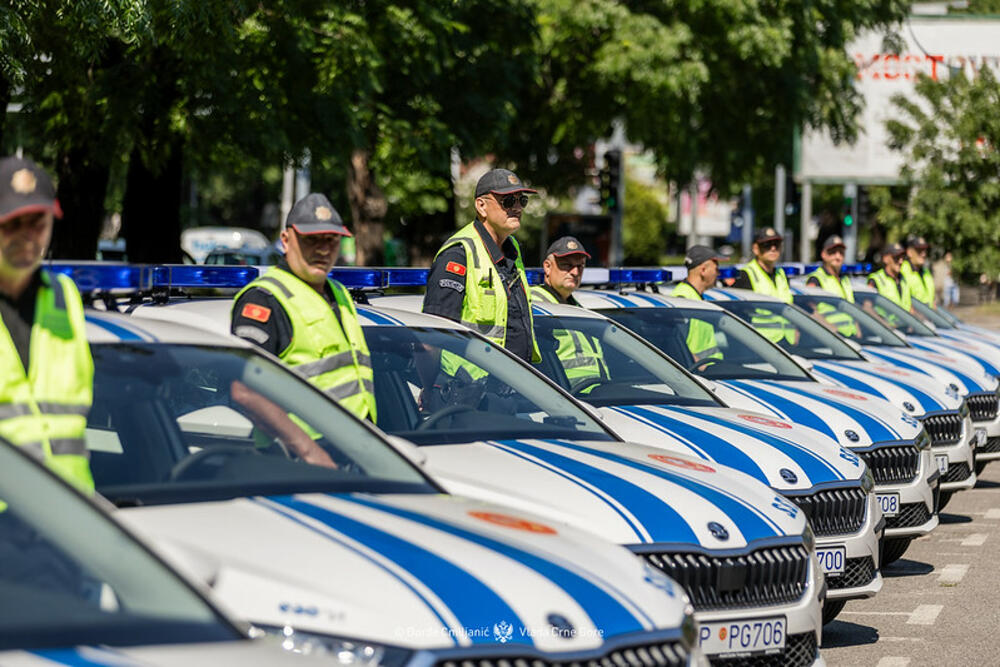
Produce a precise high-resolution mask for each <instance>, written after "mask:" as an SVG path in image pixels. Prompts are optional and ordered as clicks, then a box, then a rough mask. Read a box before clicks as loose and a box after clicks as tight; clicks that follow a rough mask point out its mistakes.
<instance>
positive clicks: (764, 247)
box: [733, 227, 798, 345]
mask: <svg viewBox="0 0 1000 667" xmlns="http://www.w3.org/2000/svg"><path fill="white" fill-rule="evenodd" d="M782 243H783V238H782V236H781V234H779V233H778V232H776V231H775V230H774V229H773V228H771V227H765V228H764V229H762V230H760V231H759V232H757V236H756V237H755V238H754V242H753V248H752V250H753V255H754V257H753V259H751V260H750V261H749V262H747V264H746V266H744V267H743V270H741V271H740V273H739V275H738V276H737V277H736V281H735V282H734V283H733V287H736V288H739V289H750V290H753V291H754V292H757V293H758V294H765V295H767V296H773V297H775V298H777V299H780V300H781V301H784V302H785V303H791V302H792V290H791V288H790V287H789V286H788V277H787V276H786V275H785V271H784V269H782V268H781V267H779V266H777V262H778V260H779V259H780V258H781V245H782ZM750 323H751V324H753V326H754V328H755V329H757V330H758V331H760V333H761V335H762V336H764V337H765V338H767V339H768V340H769V341H771V342H772V343H781V342H787V343H789V344H792V345H794V344H795V343H796V339H797V337H798V332H797V331H796V329H795V328H794V327H792V326H791V325H790V323H789V322H788V320H786V319H785V318H784V317H781V316H780V315H777V314H775V313H770V311H768V313H763V312H762V313H758V314H757V315H753V316H751V318H750Z"/></svg>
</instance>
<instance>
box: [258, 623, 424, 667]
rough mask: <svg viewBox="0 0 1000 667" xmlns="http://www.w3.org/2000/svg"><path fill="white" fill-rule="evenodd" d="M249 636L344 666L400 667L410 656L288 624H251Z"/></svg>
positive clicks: (371, 644)
mask: <svg viewBox="0 0 1000 667" xmlns="http://www.w3.org/2000/svg"><path fill="white" fill-rule="evenodd" d="M250 637H251V638H253V639H262V640H263V641H268V640H273V641H276V642H277V643H278V645H279V646H281V648H283V649H285V650H286V651H290V652H292V653H301V654H302V655H319V656H324V657H328V658H332V659H333V660H335V661H336V662H337V663H339V664H341V665H345V667H346V666H350V667H402V665H404V664H405V663H406V661H407V660H408V659H409V657H410V651H408V650H406V649H403V648H399V647H397V646H385V645H384V644H376V643H374V642H369V641H364V640H360V639H347V638H344V637H333V636H331V635H321V634H316V633H312V632H302V631H301V630H296V629H295V628H293V627H291V626H288V625H286V626H284V627H280V628H279V627H274V626H264V625H254V626H252V627H251V628H250Z"/></svg>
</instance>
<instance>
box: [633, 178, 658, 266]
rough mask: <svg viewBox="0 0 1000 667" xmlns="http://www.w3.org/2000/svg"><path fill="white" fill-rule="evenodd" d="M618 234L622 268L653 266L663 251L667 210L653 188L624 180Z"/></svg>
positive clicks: (635, 181)
mask: <svg viewBox="0 0 1000 667" xmlns="http://www.w3.org/2000/svg"><path fill="white" fill-rule="evenodd" d="M625 201H626V202H627V203H628V205H627V206H626V207H625V212H624V221H623V226H624V227H623V230H622V234H623V236H624V237H625V238H624V241H625V263H626V264H646V265H651V264H657V263H659V261H660V256H661V255H663V253H664V251H665V245H666V244H665V240H664V232H665V229H666V223H667V207H666V206H664V204H663V202H662V201H661V200H660V196H659V193H658V192H657V191H656V188H655V187H653V186H650V185H647V184H645V183H642V182H640V181H637V180H635V179H632V178H626V179H625Z"/></svg>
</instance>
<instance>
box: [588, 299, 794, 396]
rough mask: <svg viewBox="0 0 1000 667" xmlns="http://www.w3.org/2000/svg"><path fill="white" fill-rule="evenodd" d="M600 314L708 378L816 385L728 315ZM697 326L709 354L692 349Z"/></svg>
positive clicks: (680, 311) (674, 311) (669, 311)
mask: <svg viewBox="0 0 1000 667" xmlns="http://www.w3.org/2000/svg"><path fill="white" fill-rule="evenodd" d="M600 312H603V313H604V314H605V315H607V316H608V317H610V318H612V319H613V320H615V321H617V322H620V323H621V324H623V325H625V326H626V327H628V328H629V329H631V330H632V331H634V332H635V333H637V334H639V335H640V336H642V337H643V338H645V339H646V340H648V341H649V342H650V343H652V344H653V345H655V346H656V347H658V348H660V350H662V351H663V352H665V353H666V354H667V355H668V356H670V357H672V358H673V359H674V360H675V361H677V362H678V363H680V365H681V366H685V367H686V368H687V369H688V370H690V371H691V372H693V373H695V374H696V375H701V376H702V377H706V378H711V379H713V380H744V379H768V380H805V381H811V380H812V378H810V377H809V375H808V374H807V373H806V372H805V371H804V370H802V368H801V367H800V366H798V365H797V364H796V363H795V362H794V361H792V360H791V359H790V358H788V356H787V355H785V354H783V353H782V352H781V350H779V349H777V348H775V347H774V346H772V345H771V344H770V343H768V341H767V339H765V338H763V337H762V336H761V335H760V334H758V333H757V332H756V331H755V330H754V329H752V328H751V327H750V326H749V325H747V324H745V323H744V322H743V321H742V320H739V319H737V318H736V317H734V316H732V315H730V314H729V313H727V312H725V311H718V310H707V309H704V308H697V309H696V308H690V309H688V308H620V309H609V310H602V311H600ZM698 323H701V324H698ZM692 324H694V325H695V329H696V330H699V329H700V331H702V332H709V333H708V334H707V335H708V338H709V339H710V340H711V341H712V342H711V345H708V344H705V345H704V348H705V349H703V350H694V351H692V347H691V345H689V333H690V332H691V329H692ZM699 347H702V345H699ZM699 352H700V354H699Z"/></svg>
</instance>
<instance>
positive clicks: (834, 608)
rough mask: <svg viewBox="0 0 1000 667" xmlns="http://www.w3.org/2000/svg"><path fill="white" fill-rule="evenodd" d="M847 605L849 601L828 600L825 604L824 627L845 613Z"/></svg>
mask: <svg viewBox="0 0 1000 667" xmlns="http://www.w3.org/2000/svg"><path fill="white" fill-rule="evenodd" d="M845 604H847V600H827V601H826V602H824V603H823V625H826V624H827V623H829V622H830V621H832V620H833V619H835V618H837V614H839V613H840V612H841V611H843V609H844V605H845Z"/></svg>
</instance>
